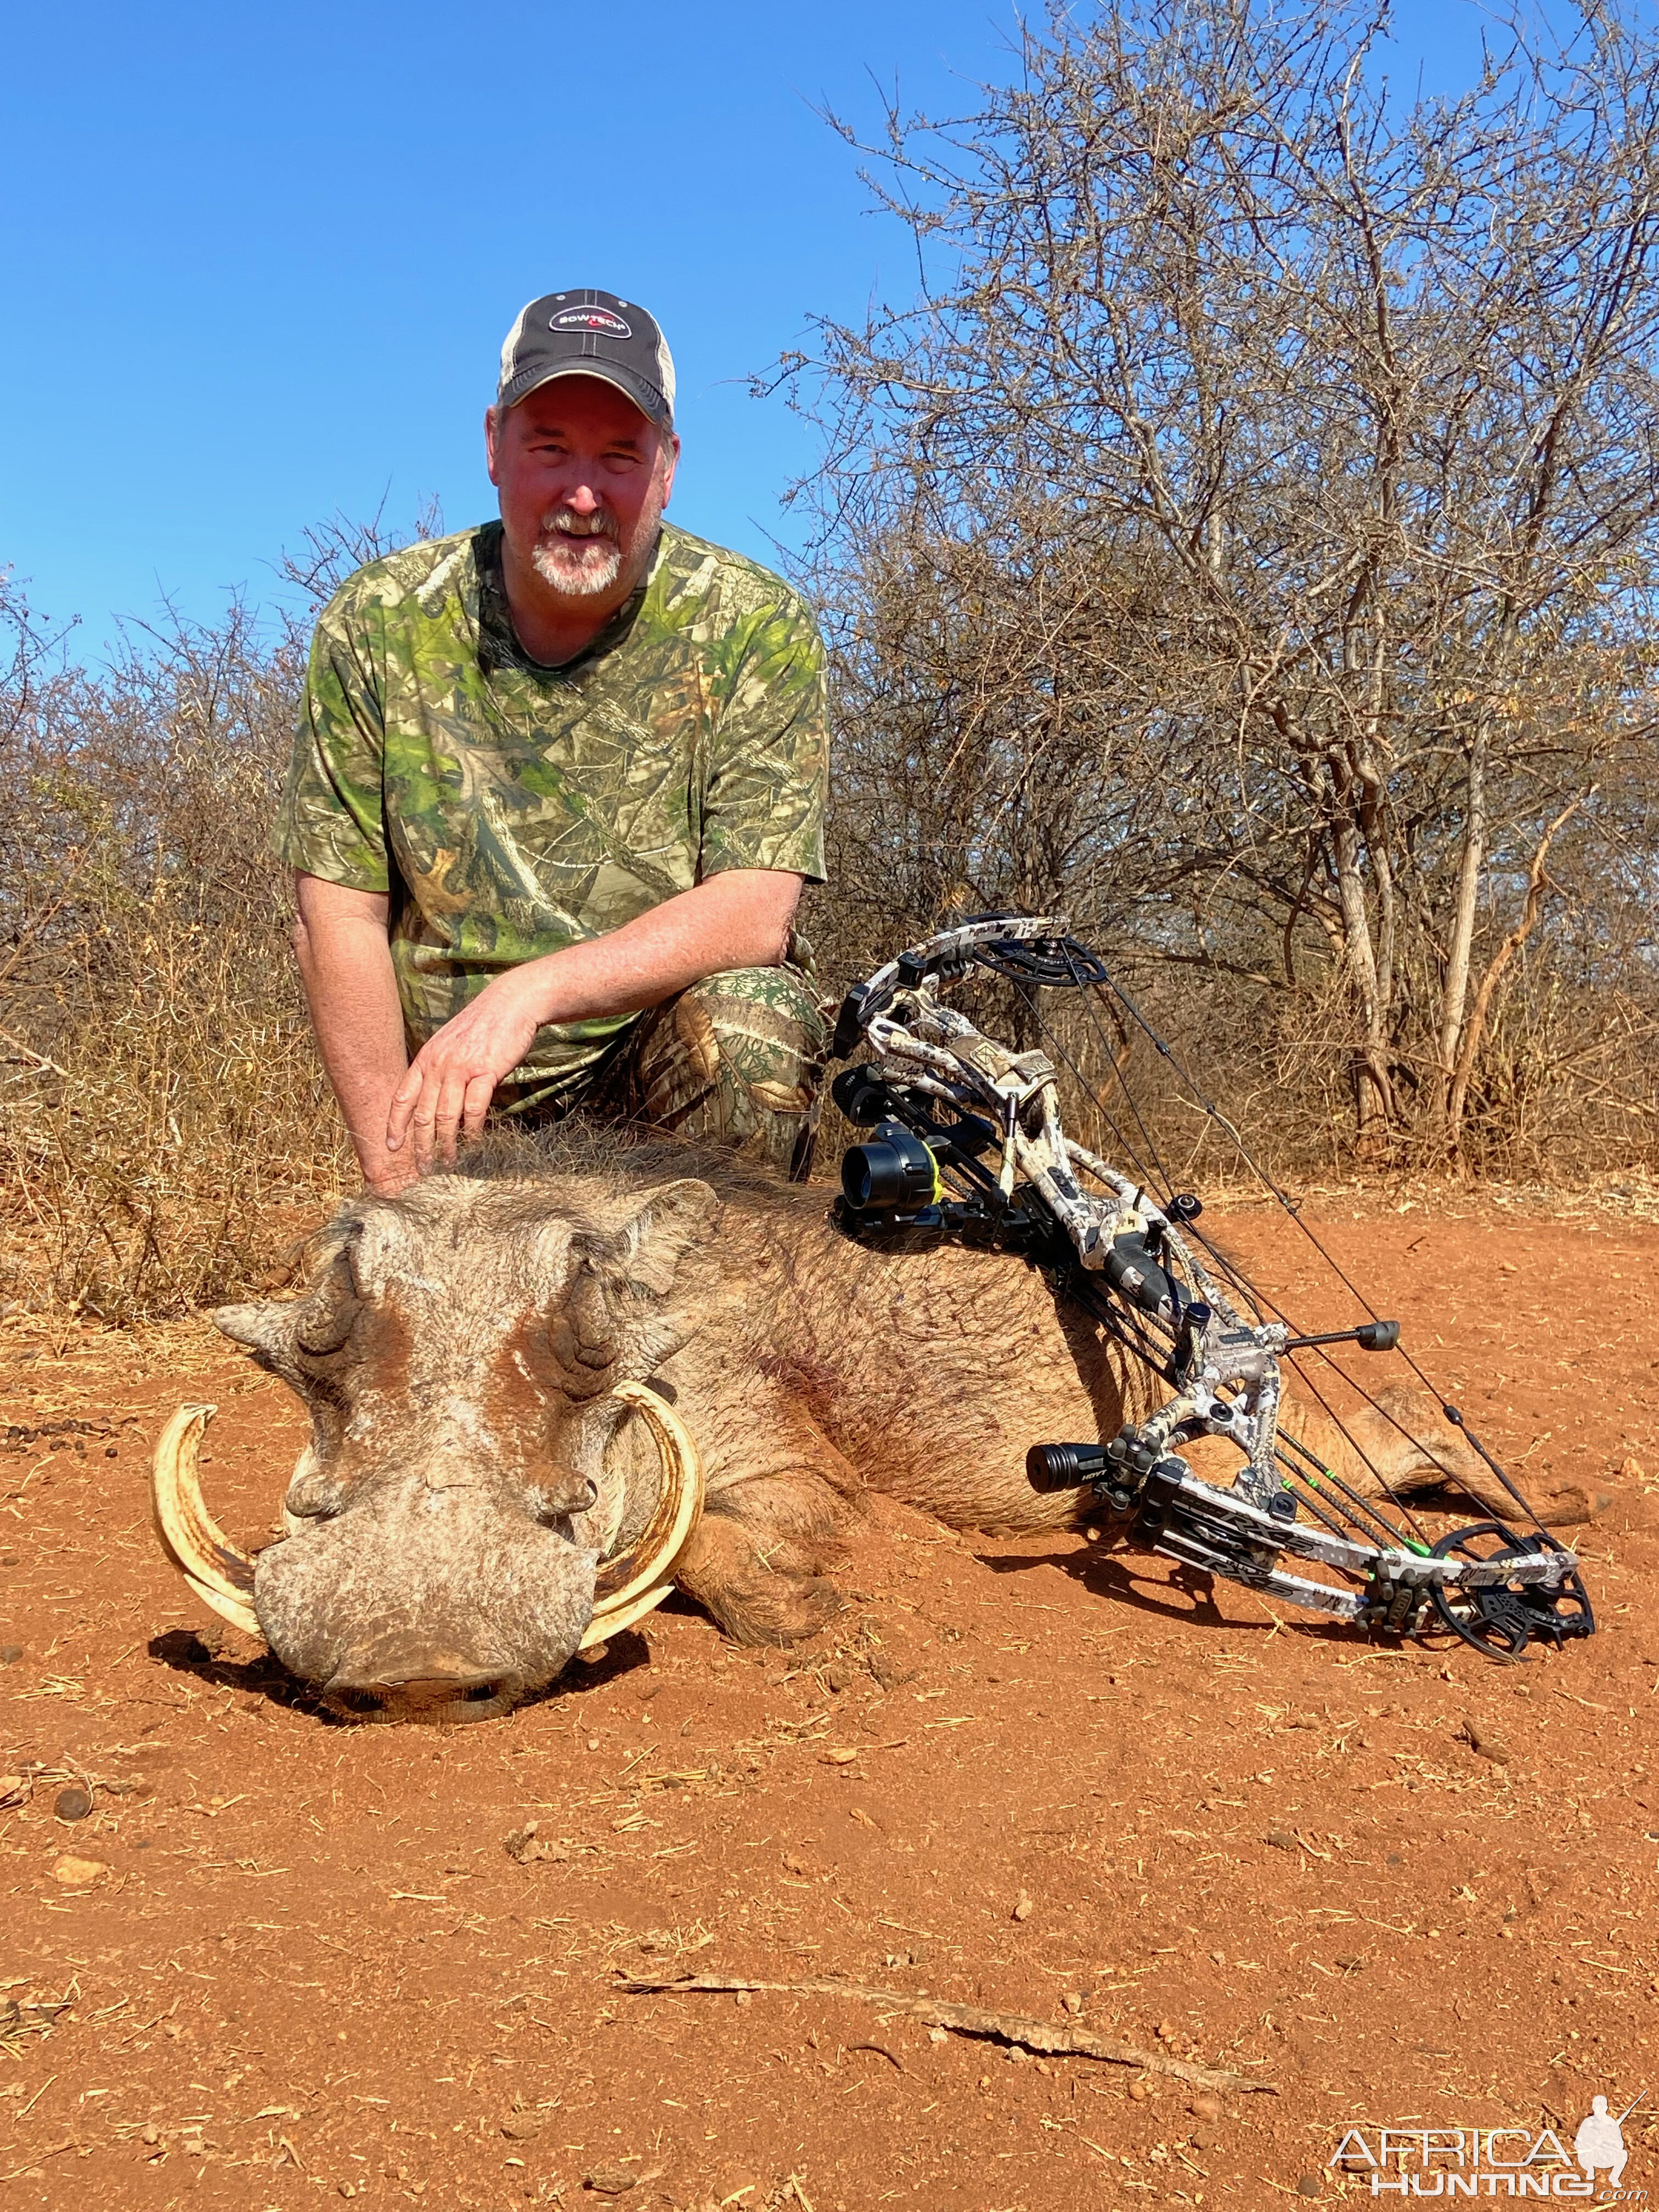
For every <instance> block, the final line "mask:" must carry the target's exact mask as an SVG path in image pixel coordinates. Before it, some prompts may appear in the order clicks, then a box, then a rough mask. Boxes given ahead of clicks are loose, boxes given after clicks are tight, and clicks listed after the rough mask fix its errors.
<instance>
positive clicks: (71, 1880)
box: [52, 1857, 109, 1889]
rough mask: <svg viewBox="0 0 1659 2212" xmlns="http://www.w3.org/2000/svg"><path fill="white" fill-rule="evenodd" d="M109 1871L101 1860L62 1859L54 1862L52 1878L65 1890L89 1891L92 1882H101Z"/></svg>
mask: <svg viewBox="0 0 1659 2212" xmlns="http://www.w3.org/2000/svg"><path fill="white" fill-rule="evenodd" d="M108 1872H109V1869H108V1868H107V1867H106V1865H105V1864H104V1863H103V1861H102V1860H101V1859H77V1858H70V1857H64V1858H61V1859H58V1860H56V1861H54V1863H53V1865H52V1880H53V1881H58V1882H62V1884H63V1885H64V1888H65V1889H90V1888H91V1887H92V1885H93V1884H94V1882H95V1881H102V1880H103V1878H104V1876H105V1875H106V1874H107V1873H108Z"/></svg>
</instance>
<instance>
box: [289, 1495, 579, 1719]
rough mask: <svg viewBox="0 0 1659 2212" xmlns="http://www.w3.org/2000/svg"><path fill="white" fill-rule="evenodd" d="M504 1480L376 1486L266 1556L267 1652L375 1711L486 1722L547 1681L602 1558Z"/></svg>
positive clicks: (573, 1639) (361, 1708) (355, 1707)
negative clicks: (537, 1512) (509, 1491)
mask: <svg viewBox="0 0 1659 2212" xmlns="http://www.w3.org/2000/svg"><path fill="white" fill-rule="evenodd" d="M503 1488H504V1486H501V1485H498V1484H497V1485H486V1484H483V1483H475V1484H465V1485H462V1484H457V1485H454V1486H448V1487H444V1488H440V1489H435V1488H433V1487H431V1486H429V1485H428V1484H427V1483H426V1482H423V1481H420V1480H405V1481H403V1482H400V1483H398V1485H396V1486H382V1487H380V1488H379V1489H377V1490H376V1491H375V1492H374V1493H373V1494H372V1495H371V1496H369V1497H368V1498H365V1499H364V1500H363V1501H362V1502H361V1503H360V1504H356V1505H353V1506H350V1507H348V1508H347V1509H346V1510H344V1511H343V1512H341V1513H339V1514H338V1515H337V1516H334V1517H332V1518H331V1519H328V1520H325V1521H320V1522H311V1523H308V1524H301V1526H299V1527H298V1528H296V1529H295V1533H294V1534H291V1535H289V1536H288V1537H286V1538H285V1539H284V1540H283V1541H282V1542H281V1543H279V1544H273V1545H271V1546H270V1547H269V1549H267V1550H266V1551H264V1552H262V1553H260V1555H259V1559H258V1565H257V1567H256V1570H255V1573H254V1583H253V1604H254V1609H255V1611H256V1613H258V1619H259V1626H260V1627H261V1629H262V1630H263V1631H264V1635H265V1638H266V1639H267V1641H268V1642H269V1643H270V1648H271V1650H272V1651H273V1652H274V1653H275V1654H276V1657H277V1658H278V1659H280V1660H281V1661H282V1662H283V1665H284V1666H285V1667H287V1668H289V1671H290V1672H291V1673H293V1674H297V1675H299V1676H300V1677H301V1679H302V1680H306V1681H309V1682H314V1683H315V1684H316V1685H317V1686H318V1687H319V1689H320V1690H321V1692H322V1693H323V1695H324V1696H325V1698H326V1699H328V1701H329V1703H330V1704H331V1705H333V1706H334V1707H335V1708H336V1709H337V1711H342V1712H348V1713H352V1714H356V1715H359V1716H362V1717H369V1718H374V1719H384V1720H426V1721H439V1720H441V1721H464V1720H482V1719H485V1718H487V1717H489V1716H490V1715H492V1714H495V1713H498V1712H502V1711H506V1710H507V1708H508V1707H509V1706H511V1705H515V1704H517V1703H518V1701H519V1700H520V1699H521V1698H523V1697H525V1696H526V1695H528V1694H530V1693H532V1692H535V1691H537V1690H539V1689H541V1688H543V1687H544V1686H545V1685H546V1684H547V1683H548V1682H550V1681H551V1680H552V1679H553V1678H554V1676H555V1675H556V1674H558V1673H559V1671H560V1669H561V1668H562V1667H563V1666H564V1664H565V1662H566V1661H567V1660H568V1658H569V1657H570V1656H571V1654H572V1653H573V1652H574V1650H575V1649H576V1646H577V1645H578V1644H580V1641H581V1638H582V1633H583V1631H584V1630H585V1629H586V1626H587V1623H588V1620H589V1618H590V1616H591V1614H592V1609H593V1583H594V1576H595V1571H596V1570H597V1567H598V1564H599V1559H598V1554H597V1553H596V1552H594V1551H593V1550H592V1549H590V1548H589V1547H586V1546H585V1545H582V1544H580V1543H578V1542H577V1541H574V1536H573V1535H572V1534H571V1533H570V1529H569V1526H568V1522H567V1523H566V1524H565V1525H564V1526H563V1527H562V1528H561V1527H559V1526H557V1525H556V1526H553V1527H549V1526H547V1525H546V1524H545V1523H544V1522H541V1521H540V1520H538V1519H537V1518H535V1517H534V1516H532V1513H530V1512H529V1511H526V1510H525V1509H524V1507H523V1506H522V1505H520V1504H517V1503H516V1502H509V1500H508V1499H507V1498H506V1497H504V1496H503V1494H502V1492H503Z"/></svg>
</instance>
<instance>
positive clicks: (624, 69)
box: [0, 0, 1480, 652]
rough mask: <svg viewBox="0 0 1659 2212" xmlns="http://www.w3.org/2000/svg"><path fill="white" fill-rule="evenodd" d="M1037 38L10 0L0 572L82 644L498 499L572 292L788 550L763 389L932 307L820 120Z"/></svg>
mask: <svg viewBox="0 0 1659 2212" xmlns="http://www.w3.org/2000/svg"><path fill="white" fill-rule="evenodd" d="M1032 12H1033V13H1035V12H1036V10H1035V9H1033V10H1032ZM1014 22H1015V15H1014V11H1013V9H1012V7H1011V6H1009V5H1007V4H1000V5H992V6H986V5H981V4H977V0H879V3H878V0H834V4H829V5H826V4H822V0H820V4H818V5H816V6H799V5H789V4H784V5H782V6H780V5H779V4H778V0H767V4H761V0H701V4H695V5H691V6H686V5H684V0H679V4H668V0H635V5H633V6H632V7H629V8H619V7H615V6H612V7H598V6H594V5H592V0H589V4H586V5H583V6H573V5H570V4H568V0H501V4H500V5H498V6H496V7H495V8H493V9H489V10H487V11H486V10H483V9H477V10H474V9H468V8H465V7H456V6H453V5H452V6H449V7H447V8H438V7H435V6H434V5H432V4H430V0H397V4H396V5H392V4H386V0H329V4H328V5H326V6H323V5H319V4H317V0H284V4H283V5H282V6H280V7H267V8H246V7H240V6H236V5H234V4H233V5H231V6H228V7H227V6H226V5H224V4H223V0H218V4H216V5H215V6H212V7H208V6H204V5H198V4H181V3H180V0H153V4H151V5H150V6H148V7H144V8H136V7H134V6H132V5H131V0H127V4H125V5H112V4H99V0H93V4H88V5H84V6H82V7H79V8H76V9H63V10H59V9H55V8H33V9H18V10H14V11H13V12H12V13H11V15H9V18H8V29H7V48H8V52H7V62H8V67H7V70H6V72H5V83H4V85H3V87H0V147H3V149H4V151H3V155H0V161H3V174H4V192H5V203H6V206H7V210H8V219H7V222H6V226H5V229H6V233H7V237H6V240H5V243H4V246H3V259H0V271H3V275H0V283H3V288H4V289H3V298H4V301H5V311H4V315H3V337H0V565H5V566H9V567H10V568H13V569H14V570H15V572H16V573H17V574H19V575H21V576H22V577H24V578H26V579H27V580H28V582H29V588H30V592H31V595H32V597H33V599H34V601H35V603H36V605H38V606H39V607H40V609H42V610H43V611H45V612H46V613H47V614H48V615H50V616H52V617H54V618H56V619H58V620H61V619H64V618H65V617H69V616H71V615H79V616H80V617H82V619H83V623H84V629H83V631H82V643H83V644H84V646H85V647H87V648H88V649H89V650H92V651H94V652H95V651H96V650H97V649H98V648H99V647H100V646H101V645H102V644H103V643H105V642H106V641H107V640H108V639H109V638H110V636H111V635H112V629H113V626H114V623H116V622H117V621H118V619H120V618H122V617H140V618H149V617H153V616H154V615H155V612H156V611H157V609H158V607H159V605H160V603H161V599H162V598H163V596H164V595H165V596H167V597H169V598H171V599H172V600H173V603H174V604H175V605H177V606H178V607H179V609H180V610H181V611H183V612H184V613H185V614H186V615H189V616H192V617H210V616H212V615H213V614H215V613H216V611H218V610H219V609H220V608H221V607H222V605H223V603H224V599H225V596H226V594H227V592H228V591H230V590H231V589H233V588H237V587H241V588H244V589H246V591H247V592H248V594H249V596H250V597H251V598H252V599H255V600H258V601H262V602H263V601H269V600H270V599H274V598H275V597H276V594H277V591H278V586H277V583H276V576H275V573H274V568H275V563H276V560H277V558H278V556H279V555H280V553H281V550H282V549H283V547H284V546H297V545H298V544H299V542H300V538H301V532H302V531H303V530H304V528H305V526H306V525H307V523H313V522H316V521H319V520H323V519H325V518H327V517H328V516H330V515H331V514H334V513H343V514H345V515H348V516H356V517H362V516H366V515H368V514H369V513H373V511H374V509H375V507H377V506H378V505H379V504H380V501H381V498H382V496H383V495H384V496H385V497H386V513H387V516H388V518H389V519H391V520H399V521H406V520H408V519H409V518H410V517H411V516H412V515H413V513H414V512H415V510H416V506H417V504H418V502H419V501H422V499H424V498H428V497H436V498H437V499H438V500H439V501H441V504H442V508H443V513H444V516H445V519H446V521H447V523H448V524H449V525H450V526H452V527H459V526H460V525H462V524H464V523H466V522H471V521H473V520H477V519H479V518H480V517H481V516H483V515H484V514H487V513H492V512H493V511H494V510H493V500H492V495H491V493H490V489H489V483H488V482H487V480H486V479H485V477H484V474H483V465H482V457H481V448H482V440H481V433H480V427H479V426H480V418H481V416H482V412H483V407H484V405H485V404H486V402H487V401H488V399H489V397H490V396H491V390H492V385H493V378H494V370H495V358H496V355H497V352H498V349H499V347H500V343H501V336H502V334H503V332H504V331H505V330H506V328H507V325H508V323H509V322H510V321H511V319H512V318H513V315H514V314H515V313H516V312H517V310H518V308H519V307H520V305H521V304H522V303H523V301H525V300H526V299H527V298H530V297H532V296H533V295H536V294H538V293H539V292H542V291H546V290H550V289H554V288H556V287H560V286H563V285H565V284H580V283H601V284H608V285H610V286H611V288H612V289H615V290H617V291H619V292H621V293H622V294H623V295H624V296H626V297H629V298H630V299H633V298H637V299H639V300H641V301H644V302H645V304H646V305H647V307H651V308H652V309H653V311H654V312H655V313H656V314H657V315H658V316H659V319H660V320H661V322H662V324H663V325H664V327H665V330H666V331H667V333H668V337H669V341H670V343H671V346H672V347H673V349H674V353H675V356H676V362H677V364H678V371H679V380H680V395H681V398H680V410H679V424H680V428H681V431H682V434H683V435H684V441H685V459H684V465H683V468H682V471H681V476H680V480H679V483H678V486H677V489H676V492H675V501H674V513H675V516H676V518H677V520H680V521H682V522H684V524H685V525H686V526H688V527H689V528H691V529H694V530H697V531H700V532H703V533H704V534H705V535H708V536H709V537H713V538H719V539H720V540H722V541H723V542H725V543H726V544H733V545H736V546H738V547H740V548H742V549H743V550H745V551H749V552H751V553H754V554H757V555H758V556H760V557H762V558H765V557H767V553H768V539H769V533H774V532H778V533H781V534H782V535H784V536H785V537H786V538H787V535H788V524H787V521H786V520H784V519H783V518H782V517H781V515H780V512H779V501H780V499H781V495H782V493H783V491H784V489H785V487H786V486H787V483H789V481H790V479H791V478H792V477H794V476H796V475H798V474H799V473H800V472H801V471H804V470H805V469H807V468H809V467H810V466H811V459H812V450H813V449H812V444H811V434H810V431H809V430H808V429H807V428H805V426H804V425H802V424H800V423H799V422H797V421H796V420H795V419H794V418H793V417H792V416H790V415H789V413H788V412H787V410H786V408H785V407H784V405H783V404H782V403H781V401H780V400H771V401H763V400H756V399H754V398H751V397H750V394H749V392H748V388H747V379H748V377H749V376H750V374H751V373H752V372H754V371H756V370H758V369H761V368H764V366H765V365H766V363H767V362H769V361H770V360H772V359H773V358H775V356H776V355H777V354H778V352H779V351H780V350H781V349H783V348H785V347H787V346H788V345H790V344H791V343H794V342H796V341H797V340H798V339H799V337H800V336H801V334H802V333H803V331H804V330H805V325H806V323H807V319H808V318H809V316H810V315H811V314H812V313H815V312H818V313H840V314H850V313H857V311H858V310H859V308H860V305H861V303H862V302H863V301H864V300H865V299H866V296H867V295H869V294H870V292H871V291H872V290H879V291H882V292H884V293H885V294H886V295H888V296H889V297H896V296H900V295H906V294H908V264H907V261H906V258H905V255H904V252H903V248H902V242H901V241H900V240H899V239H898V238H897V237H896V235H895V234H894V233H893V232H892V231H890V230H889V229H887V228H884V226H883V225H882V224H881V223H879V222H878V221H877V220H875V219H874V218H872V216H869V215H868V214H866V212H864V210H865V206H866V199H865V194H864V191H863V188H862V186H861V185H860V183H859V181H858V179H857V175H856V163H855V161H854V157H853V155H851V154H850V152H849V151H848V149H847V148H846V147H845V146H844V145H843V144H842V143H841V142H840V140H838V139H837V138H836V137H835V136H834V135H833V134H832V133H831V132H830V131H829V129H828V128H827V127H826V126H825V125H824V124H823V122H822V121H821V120H820V119H819V118H818V116H817V114H816V113H815V112H813V111H814V107H815V106H817V105H819V104H822V103H823V102H825V101H827V102H828V103H829V105H831V106H835V107H836V108H838V109H839V110H841V111H842V112H846V113H848V114H849V115H850V116H851V117H852V118H854V120H855V121H860V122H862V123H864V124H866V125H869V124H871V123H872V122H873V121H874V119H875V118H876V117H877V115H878V99H877V95H876V92H875V90H874V88H873V86H872V82H871V80H872V76H873V77H874V78H875V79H876V80H878V82H881V83H884V84H886V85H891V84H892V83H893V82H895V80H896V82H897V86H898V88H899V91H900V93H901V94H902V98H903V99H904V100H905V103H906V104H907V105H908V106H921V107H923V108H926V109H927V110H929V111H930V112H934V113H939V112H949V111H950V110H951V109H953V108H955V107H957V106H963V105H966V104H967V100H966V97H965V90H964V85H963V79H969V80H976V79H979V78H982V77H985V76H997V75H1000V74H1001V72H1002V71H1003V70H1005V69H1006V66H1007V54H1008V42H1009V40H1010V38H1011V36H1012V30H1013V26H1014ZM1479 24H1480V16H1479V15H1477V13H1476V11H1475V9H1474V7H1473V6H1472V5H1470V4H1469V0H1450V4H1449V5H1448V4H1445V0H1441V3H1440V4H1430V0H1411V4H1410V5H1409V6H1407V7H1406V8H1403V9H1401V10H1400V11H1399V12H1398V15H1397V26H1396V31H1397V42H1398V59H1397V62H1396V63H1395V66H1394V68H1393V70H1391V74H1393V75H1394V76H1395V78H1396V81H1397V82H1399V83H1400V84H1401V87H1402V88H1409V87H1411V86H1413V85H1414V83H1415V81H1416V77H1417V71H1418V65H1419V60H1420V61H1421V62H1422V63H1423V64H1424V66H1425V76H1426V81H1427V82H1429V83H1430V84H1431V86H1449V85H1452V84H1455V83H1460V82H1463V81H1465V79H1466V77H1467V76H1468V73H1469V72H1470V70H1471V69H1472V66H1473V64H1474V58H1475V56H1476V54H1477V52H1478V40H1479Z"/></svg>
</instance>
